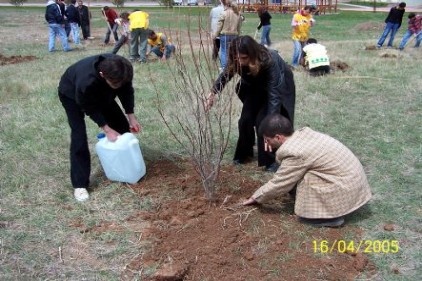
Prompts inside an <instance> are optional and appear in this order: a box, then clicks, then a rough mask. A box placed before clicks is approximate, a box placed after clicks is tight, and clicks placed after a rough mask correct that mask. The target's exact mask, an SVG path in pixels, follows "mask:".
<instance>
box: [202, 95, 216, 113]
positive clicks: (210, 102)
mask: <svg viewBox="0 0 422 281" xmlns="http://www.w3.org/2000/svg"><path fill="white" fill-rule="evenodd" d="M214 101H215V94H214V93H213V92H211V93H210V94H209V95H208V97H207V99H206V100H205V102H204V107H205V112H208V111H209V110H210V109H211V107H212V106H213V105H214Z"/></svg>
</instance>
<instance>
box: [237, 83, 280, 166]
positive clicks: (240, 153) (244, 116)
mask: <svg viewBox="0 0 422 281" xmlns="http://www.w3.org/2000/svg"><path fill="white" fill-rule="evenodd" d="M236 88H237V93H238V96H239V99H240V100H241V101H242V103H243V107H242V112H241V114H240V118H239V121H238V130H239V137H238V139H237V145H236V150H235V153H234V157H233V160H237V161H239V162H240V163H242V162H245V161H246V160H247V159H248V158H249V157H252V156H253V146H254V145H255V141H256V144H257V150H258V166H269V165H271V164H272V163H274V162H275V155H274V153H270V152H267V151H265V143H264V139H263V138H260V137H258V138H257V137H256V130H258V128H259V125H260V124H261V121H262V120H263V119H264V118H265V116H266V115H267V110H268V109H267V102H266V100H264V99H262V94H260V92H259V89H254V88H252V87H250V85H248V84H245V83H239V84H238V85H237V87H236Z"/></svg>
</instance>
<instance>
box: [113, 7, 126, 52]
mask: <svg viewBox="0 0 422 281" xmlns="http://www.w3.org/2000/svg"><path fill="white" fill-rule="evenodd" d="M114 22H115V23H116V24H118V25H119V26H121V27H122V32H121V36H120V38H119V40H118V41H117V42H116V44H115V45H114V48H113V50H112V51H111V53H112V54H117V52H118V51H119V50H120V48H121V47H122V46H123V45H124V44H126V43H128V42H129V38H130V31H129V13H128V12H123V13H121V14H120V18H117V19H116V20H115V21H114Z"/></svg>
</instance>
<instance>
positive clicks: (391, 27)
mask: <svg viewBox="0 0 422 281" xmlns="http://www.w3.org/2000/svg"><path fill="white" fill-rule="evenodd" d="M398 29H399V24H398V23H391V22H387V24H386V25H385V28H384V32H383V33H382V35H381V38H380V39H379V40H378V46H379V47H381V46H382V44H384V41H385V39H386V38H387V36H388V33H390V32H391V34H390V40H388V44H387V46H388V47H393V41H394V36H396V32H397V30H398Z"/></svg>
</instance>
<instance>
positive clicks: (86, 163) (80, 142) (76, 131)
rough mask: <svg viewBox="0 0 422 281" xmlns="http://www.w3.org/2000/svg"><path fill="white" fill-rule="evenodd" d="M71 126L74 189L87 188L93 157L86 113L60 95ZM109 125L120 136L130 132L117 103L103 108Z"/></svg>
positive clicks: (71, 168) (114, 102) (71, 176)
mask: <svg viewBox="0 0 422 281" xmlns="http://www.w3.org/2000/svg"><path fill="white" fill-rule="evenodd" d="M59 98H60V101H61V103H62V105H63V107H64V109H65V111H66V115H67V120H68V122H69V126H70V179H71V182H72V186H73V187H74V188H87V187H88V186H89V175H90V173H91V155H90V153H89V147H88V136H87V134H86V124H85V113H84V112H83V111H82V109H81V108H80V106H79V105H78V104H77V103H76V102H75V100H73V99H70V98H68V97H66V96H63V95H61V94H60V93H59ZM101 112H102V114H103V115H104V117H105V119H106V122H107V125H108V126H109V127H111V128H112V129H114V130H115V131H117V132H118V133H120V134H123V133H126V132H129V122H128V120H127V118H126V116H125V114H124V113H123V111H122V110H121V108H120V106H119V105H118V104H117V102H116V101H113V102H112V103H110V104H107V105H104V106H102V108H101Z"/></svg>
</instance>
